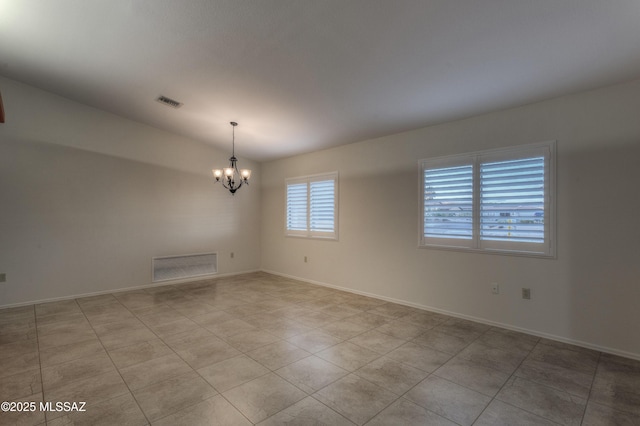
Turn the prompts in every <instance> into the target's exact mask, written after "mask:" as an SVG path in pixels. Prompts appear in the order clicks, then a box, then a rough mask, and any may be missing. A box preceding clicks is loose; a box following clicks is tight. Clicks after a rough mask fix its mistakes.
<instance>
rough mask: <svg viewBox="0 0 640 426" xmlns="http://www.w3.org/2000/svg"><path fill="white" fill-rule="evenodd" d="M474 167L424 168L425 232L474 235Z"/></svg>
mask: <svg viewBox="0 0 640 426" xmlns="http://www.w3.org/2000/svg"><path fill="white" fill-rule="evenodd" d="M472 197H473V167H472V166H471V165H463V166H457V167H445V168H436V169H426V170H425V172H424V234H425V236H428V237H431V238H460V239H468V240H469V239H471V238H472V237H473V223H472V213H473V212H472V209H473V199H472Z"/></svg>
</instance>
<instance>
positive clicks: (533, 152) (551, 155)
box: [418, 141, 557, 258]
mask: <svg viewBox="0 0 640 426" xmlns="http://www.w3.org/2000/svg"><path fill="white" fill-rule="evenodd" d="M536 157H543V158H544V209H543V211H544V213H543V217H544V242H543V243H534V242H516V241H495V240H491V239H483V238H482V237H481V210H480V209H481V197H482V192H481V176H480V171H481V165H482V164H486V163H492V162H500V161H510V160H517V159H525V158H536ZM469 164H471V165H472V167H473V168H472V175H473V186H472V187H473V189H472V237H471V238H470V239H458V238H445V237H443V238H436V237H427V236H425V172H426V171H427V170H430V169H438V168H449V167H457V166H461V165H469ZM418 166H419V170H420V185H419V188H420V216H419V220H420V226H419V229H420V234H419V240H418V247H419V248H428V249H443V250H460V251H468V252H476V253H492V254H503V255H516V256H530V257H543V258H555V257H556V244H557V239H556V192H557V189H556V141H548V142H541V143H534V144H527V145H519V146H513V147H507V148H498V149H490V150H483V151H476V152H470V153H464V154H457V155H449V156H443V157H435V158H427V159H422V160H420V161H419V162H418Z"/></svg>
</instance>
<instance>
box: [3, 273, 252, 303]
mask: <svg viewBox="0 0 640 426" xmlns="http://www.w3.org/2000/svg"><path fill="white" fill-rule="evenodd" d="M260 271H261V270H260V269H251V270H248V271H241V272H228V273H226V274H212V275H204V276H199V277H194V278H185V279H181V280H170V281H162V282H156V283H149V284H145V285H138V286H131V287H121V288H116V289H111V290H101V291H94V292H91V293H78V294H72V295H68V296H60V297H50V298H47V299H38V300H32V301H29V302H20V303H13V304H10V305H0V309H7V308H17V307H20V306H29V305H38V304H40V303H48V302H60V301H62V300H71V299H80V298H82V297H90V296H100V295H102V294H110V293H122V292H123V291H132V290H143V289H145V288H153V287H164V286H168V285H176V284H186V283H190V282H196V281H202V280H210V279H216V278H224V277H231V276H235V275H244V274H251V273H254V272H260Z"/></svg>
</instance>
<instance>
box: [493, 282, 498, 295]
mask: <svg viewBox="0 0 640 426" xmlns="http://www.w3.org/2000/svg"><path fill="white" fill-rule="evenodd" d="M491 293H493V294H498V293H500V286H499V285H498V283H491Z"/></svg>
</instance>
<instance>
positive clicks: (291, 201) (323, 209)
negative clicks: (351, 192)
mask: <svg viewBox="0 0 640 426" xmlns="http://www.w3.org/2000/svg"><path fill="white" fill-rule="evenodd" d="M337 181H338V174H337V173H329V174H322V175H314V176H303V177H298V178H291V179H287V180H286V192H287V200H286V203H287V205H286V226H285V229H286V234H287V235H289V236H303V237H315V238H329V239H336V238H337V236H338V226H337V225H338V224H337V217H338V216H337V199H338V198H337Z"/></svg>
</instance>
